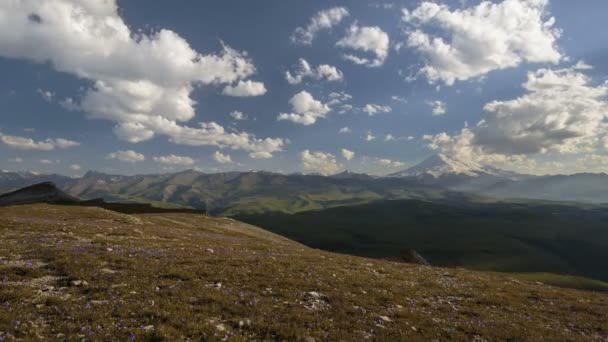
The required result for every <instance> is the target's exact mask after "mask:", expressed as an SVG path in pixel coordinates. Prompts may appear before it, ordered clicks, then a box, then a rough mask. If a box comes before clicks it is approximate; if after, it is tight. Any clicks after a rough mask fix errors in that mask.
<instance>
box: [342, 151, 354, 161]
mask: <svg viewBox="0 0 608 342" xmlns="http://www.w3.org/2000/svg"><path fill="white" fill-rule="evenodd" d="M342 157H343V158H344V159H346V160H352V159H353V158H354V157H355V152H353V151H351V150H347V149H345V148H343V149H342Z"/></svg>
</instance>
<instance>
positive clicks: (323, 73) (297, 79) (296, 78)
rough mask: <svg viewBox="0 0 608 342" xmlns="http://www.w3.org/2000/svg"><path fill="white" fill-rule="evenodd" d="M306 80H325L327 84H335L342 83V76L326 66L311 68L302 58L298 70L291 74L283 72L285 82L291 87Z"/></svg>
mask: <svg viewBox="0 0 608 342" xmlns="http://www.w3.org/2000/svg"><path fill="white" fill-rule="evenodd" d="M306 78H310V79H313V80H317V81H319V80H326V81H329V82H337V81H342V79H343V78H344V75H343V74H342V71H340V70H338V68H336V67H335V66H331V65H328V64H321V65H318V66H317V67H316V68H315V67H312V66H311V65H310V64H309V63H308V62H307V61H306V60H305V59H304V58H300V59H299V60H298V68H297V69H296V70H294V71H293V72H291V71H286V72H285V80H287V83H289V84H292V85H295V84H300V83H302V81H304V79H306Z"/></svg>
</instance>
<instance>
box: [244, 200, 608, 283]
mask: <svg viewBox="0 0 608 342" xmlns="http://www.w3.org/2000/svg"><path fill="white" fill-rule="evenodd" d="M235 218H237V219H239V220H242V221H245V222H248V223H251V224H255V225H258V226H260V227H264V228H266V229H269V230H271V231H273V232H276V233H278V234H281V235H284V236H287V237H289V238H292V239H294V240H296V241H299V242H302V243H305V244H307V245H309V246H312V247H316V248H322V249H326V250H331V251H337V252H344V253H351V254H356V255H362V256H369V257H381V258H394V259H396V258H398V256H399V254H400V251H401V250H403V249H414V250H416V251H418V252H419V253H420V254H422V256H423V257H425V258H426V259H427V260H429V262H430V263H431V264H434V265H442V266H462V267H466V268H471V269H477V270H489V271H500V272H515V273H554V274H567V275H576V276H581V277H585V278H594V279H598V280H603V281H608V267H607V260H608V227H607V225H608V210H606V209H604V208H593V207H591V208H582V207H578V206H573V205H559V204H540V203H538V204H533V203H486V204H483V203H470V202H460V203H458V202H456V201H454V202H451V203H445V202H444V203H432V202H425V201H418V200H394V201H378V202H374V203H369V204H364V205H357V206H348V207H340V208H331V209H327V210H318V211H307V212H301V213H296V214H292V215H289V214H285V213H265V214H257V215H237V216H236V217H235ZM528 276H529V277H530V278H533V279H538V280H542V281H547V280H548V281H549V282H551V283H555V284H558V285H568V282H567V281H565V280H566V279H567V278H564V277H558V276H554V278H553V279H554V280H556V281H552V280H551V277H549V276H548V275H538V276H537V277H534V275H533V274H529V275H528ZM570 279H572V280H574V279H575V278H570ZM571 283H572V285H573V286H575V287H586V288H594V289H605V290H608V284H606V283H601V282H591V281H589V282H581V281H580V279H578V281H577V282H574V281H573V282H571ZM583 283H586V284H588V285H589V286H583V285H584V284H583Z"/></svg>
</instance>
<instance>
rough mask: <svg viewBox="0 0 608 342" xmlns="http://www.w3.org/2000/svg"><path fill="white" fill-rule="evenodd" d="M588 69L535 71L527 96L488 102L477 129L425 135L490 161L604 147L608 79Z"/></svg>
mask: <svg viewBox="0 0 608 342" xmlns="http://www.w3.org/2000/svg"><path fill="white" fill-rule="evenodd" d="M584 70H587V69H585V68H581V67H580V64H577V65H575V66H574V67H570V68H565V69H558V70H552V69H540V70H537V71H534V72H530V73H528V79H527V81H526V82H525V83H524V84H523V88H524V89H525V91H526V93H525V94H523V95H522V96H520V97H518V98H515V99H512V100H506V101H493V102H490V103H488V104H486V105H485V106H484V110H485V114H486V115H485V116H484V118H483V119H482V120H481V121H479V122H478V123H477V124H476V125H475V126H474V127H465V128H464V129H462V131H461V132H460V133H459V134H456V135H448V134H446V133H440V134H436V135H428V136H425V137H424V138H425V139H426V140H428V141H429V142H430V146H431V148H434V149H438V150H442V151H446V152H447V153H449V154H452V155H455V156H457V157H459V158H462V159H469V160H477V161H484V162H507V161H522V160H525V159H526V158H527V157H530V156H535V155H538V154H556V155H562V154H574V153H595V151H598V150H599V151H603V150H605V148H606V145H605V144H606V142H608V134H607V133H606V132H608V130H607V129H608V123H607V119H608V83H603V84H599V85H596V84H594V83H593V82H592V80H591V78H589V77H588V76H587V75H585V74H584V73H583V71H584Z"/></svg>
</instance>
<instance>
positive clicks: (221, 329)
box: [215, 324, 226, 331]
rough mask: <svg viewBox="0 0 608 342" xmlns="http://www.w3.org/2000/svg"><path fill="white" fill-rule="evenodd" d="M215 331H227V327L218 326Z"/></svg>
mask: <svg viewBox="0 0 608 342" xmlns="http://www.w3.org/2000/svg"><path fill="white" fill-rule="evenodd" d="M215 329H217V331H226V327H225V326H224V325H223V324H218V325H216V326H215Z"/></svg>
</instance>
